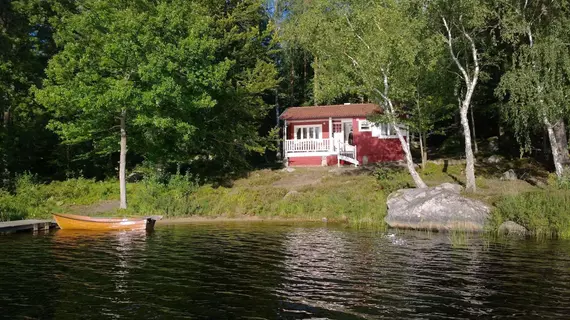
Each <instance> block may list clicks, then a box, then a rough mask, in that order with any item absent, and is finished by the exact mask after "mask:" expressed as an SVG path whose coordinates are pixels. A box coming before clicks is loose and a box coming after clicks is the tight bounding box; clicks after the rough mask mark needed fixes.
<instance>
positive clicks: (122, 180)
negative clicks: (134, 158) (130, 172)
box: [119, 110, 127, 209]
mask: <svg viewBox="0 0 570 320" xmlns="http://www.w3.org/2000/svg"><path fill="white" fill-rule="evenodd" d="M126 117H127V114H126V111H125V110H123V111H122V112H121V154H120V157H119V186H120V194H121V204H120V208H121V209H126V208H127V177H126V166H127V128H126Z"/></svg>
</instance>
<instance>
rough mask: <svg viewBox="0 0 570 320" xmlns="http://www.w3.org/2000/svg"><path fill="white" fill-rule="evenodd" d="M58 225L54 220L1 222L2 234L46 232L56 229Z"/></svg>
mask: <svg viewBox="0 0 570 320" xmlns="http://www.w3.org/2000/svg"><path fill="white" fill-rule="evenodd" d="M56 226H57V224H56V223H55V221H53V220H37V219H29V220H15V221H4V222H0V233H3V232H14V231H24V230H33V231H36V230H45V229H49V228H54V227H56Z"/></svg>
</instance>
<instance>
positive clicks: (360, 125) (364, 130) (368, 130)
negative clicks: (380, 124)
mask: <svg viewBox="0 0 570 320" xmlns="http://www.w3.org/2000/svg"><path fill="white" fill-rule="evenodd" d="M357 121H358V132H371V131H372V125H373V124H372V122H371V121H368V120H366V119H364V120H357ZM364 122H366V123H367V124H368V129H362V124H363V123H364Z"/></svg>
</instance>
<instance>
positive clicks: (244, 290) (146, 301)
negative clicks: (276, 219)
mask: <svg viewBox="0 0 570 320" xmlns="http://www.w3.org/2000/svg"><path fill="white" fill-rule="evenodd" d="M569 253H570V242H567V241H545V242H535V241H530V240H529V241H509V240H502V241H491V242H489V241H487V240H485V239H482V238H479V237H477V236H472V237H467V238H466V239H463V240H462V241H461V243H459V244H458V243H453V242H452V241H451V240H450V237H449V236H447V235H444V234H425V233H413V232H408V233H395V232H391V233H387V234H380V233H376V232H372V231H370V232H368V231H354V230H347V229H344V228H342V227H334V226H333V227H323V226H321V225H298V224H295V225H289V224H267V223H242V224H216V225H213V224H211V225H210V224H200V225H161V226H159V227H158V228H157V230H156V231H155V232H153V233H150V234H147V233H144V232H143V233H141V232H121V233H85V232H65V230H60V231H57V232H52V233H49V234H38V235H31V234H14V235H5V236H0V257H2V258H0V270H2V272H3V274H2V277H0V311H1V312H0V318H3V319H4V318H5V319H30V318H31V319H77V318H82V319H101V318H103V319H183V318H193V319H237V318H242V319H384V318H389V319H466V318H501V319H502V318H537V317H540V318H550V319H560V318H566V317H567V314H568V312H569V311H570V268H569V266H570V255H569Z"/></svg>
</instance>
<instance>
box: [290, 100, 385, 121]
mask: <svg viewBox="0 0 570 320" xmlns="http://www.w3.org/2000/svg"><path fill="white" fill-rule="evenodd" d="M374 113H382V108H380V106H378V105H377V104H372V103H359V104H337V105H329V106H311V107H291V108H288V109H287V110H285V111H284V112H283V113H282V114H281V116H280V118H281V119H283V120H307V119H324V118H327V119H328V118H329V117H330V118H354V117H367V116H369V115H371V114H374Z"/></svg>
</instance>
